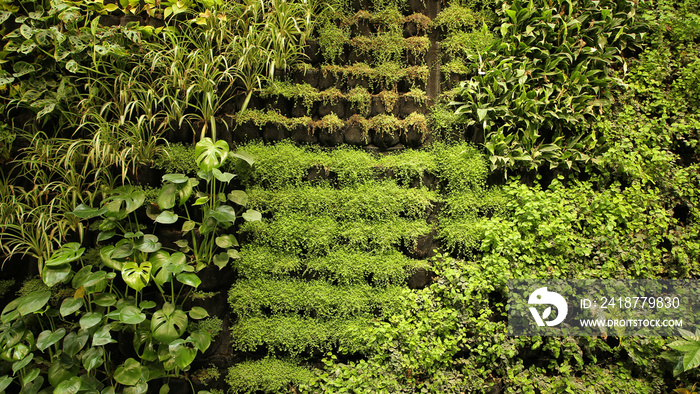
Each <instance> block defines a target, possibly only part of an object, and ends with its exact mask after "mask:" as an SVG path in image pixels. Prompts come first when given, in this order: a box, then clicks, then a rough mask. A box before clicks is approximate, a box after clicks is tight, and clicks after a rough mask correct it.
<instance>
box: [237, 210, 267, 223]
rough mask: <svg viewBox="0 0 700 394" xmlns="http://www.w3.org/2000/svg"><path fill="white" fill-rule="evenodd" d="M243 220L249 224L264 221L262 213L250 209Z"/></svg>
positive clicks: (244, 213)
mask: <svg viewBox="0 0 700 394" xmlns="http://www.w3.org/2000/svg"><path fill="white" fill-rule="evenodd" d="M241 216H243V219H245V220H246V221H247V222H259V221H261V220H262V215H261V214H260V212H258V211H256V210H254V209H249V210H247V211H245V212H243V215H241Z"/></svg>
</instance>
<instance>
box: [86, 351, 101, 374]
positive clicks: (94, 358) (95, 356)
mask: <svg viewBox="0 0 700 394" xmlns="http://www.w3.org/2000/svg"><path fill="white" fill-rule="evenodd" d="M104 353H105V349H104V347H101V346H99V347H91V348H90V349H88V350H87V351H85V353H83V367H85V369H86V370H87V371H88V372H90V371H92V370H93V369H95V368H98V367H99V366H100V365H102V364H103V363H104Z"/></svg>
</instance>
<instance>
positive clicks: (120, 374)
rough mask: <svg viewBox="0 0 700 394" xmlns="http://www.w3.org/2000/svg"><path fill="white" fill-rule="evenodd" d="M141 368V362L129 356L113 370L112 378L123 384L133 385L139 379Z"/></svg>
mask: <svg viewBox="0 0 700 394" xmlns="http://www.w3.org/2000/svg"><path fill="white" fill-rule="evenodd" d="M142 368H143V367H142V366H141V363H139V362H138V361H136V360H134V359H133V358H129V359H127V360H126V361H125V362H124V364H122V365H120V366H119V367H118V368H117V370H116V371H114V380H116V381H117V383H120V384H123V385H125V386H134V385H136V383H138V382H139V380H140V379H141V372H142Z"/></svg>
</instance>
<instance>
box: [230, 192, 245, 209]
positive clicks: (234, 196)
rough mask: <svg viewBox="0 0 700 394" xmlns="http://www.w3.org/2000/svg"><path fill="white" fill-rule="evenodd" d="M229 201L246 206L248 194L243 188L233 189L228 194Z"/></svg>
mask: <svg viewBox="0 0 700 394" xmlns="http://www.w3.org/2000/svg"><path fill="white" fill-rule="evenodd" d="M228 199H229V201H231V202H233V203H236V204H238V205H243V206H246V204H248V194H246V192H244V191H243V190H234V191H232V192H231V193H229V194H228Z"/></svg>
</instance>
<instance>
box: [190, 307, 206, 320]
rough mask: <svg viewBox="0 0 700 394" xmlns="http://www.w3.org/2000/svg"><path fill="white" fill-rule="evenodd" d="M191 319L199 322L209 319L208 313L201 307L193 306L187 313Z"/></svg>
mask: <svg viewBox="0 0 700 394" xmlns="http://www.w3.org/2000/svg"><path fill="white" fill-rule="evenodd" d="M187 314H188V315H190V317H191V318H192V319H195V320H199V319H204V318H205V317H209V312H207V310H206V309H204V308H202V307H201V306H193V307H192V309H190V311H189V312H188V313H187Z"/></svg>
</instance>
